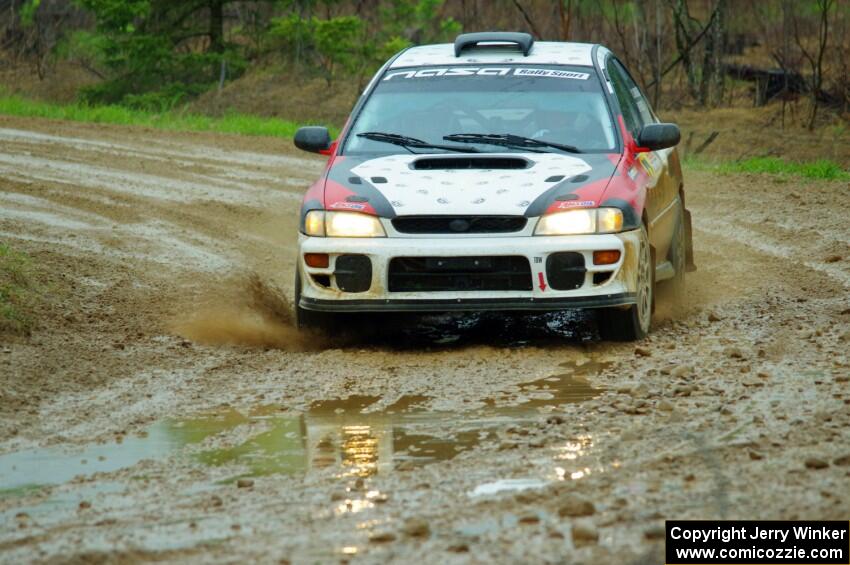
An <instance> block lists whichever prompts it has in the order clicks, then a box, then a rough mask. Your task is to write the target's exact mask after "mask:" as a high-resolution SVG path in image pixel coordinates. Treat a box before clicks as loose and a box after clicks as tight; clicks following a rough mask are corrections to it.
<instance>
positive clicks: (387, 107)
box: [343, 65, 617, 153]
mask: <svg viewBox="0 0 850 565" xmlns="http://www.w3.org/2000/svg"><path fill="white" fill-rule="evenodd" d="M594 72H595V71H594V70H593V69H591V68H587V67H566V66H560V65H552V66H546V67H542V66H532V65H529V66H513V65H482V66H478V67H471V66H453V67H441V68H437V67H419V68H405V69H391V70H390V71H389V72H387V73H386V74H385V75H384V76H383V77H382V78H381V80H380V81H379V82H378V84H377V86H376V87H375V89H374V90H373V91H372V93H371V95H370V96H369V98H368V99H367V100H366V102H365V104H364V106H363V108H362V110H361V111H360V113H359V115H358V116H357V117H356V118H355V121H354V123H353V124H352V129H351V133H350V135H349V136H348V137H347V140H346V145H345V147H344V148H343V152H344V153H366V152H368V153H399V152H405V150H404V149H403V148H400V147H397V146H395V147H394V146H392V145H389V144H386V143H381V142H378V141H374V140H368V139H364V138H362V137H357V134H358V133H363V132H375V131H379V132H385V133H395V134H400V135H405V136H408V137H415V138H417V139H421V140H423V141H426V142H429V143H447V142H445V141H443V136H445V135H450V134H456V133H468V134H469V133H484V134H512V135H520V136H523V137H531V138H534V139H539V140H541V141H548V142H554V143H561V144H567V145H573V146H576V147H578V148H579V149H581V150H582V151H587V152H611V151H615V150H616V148H617V137H616V133H615V132H616V130H615V129H614V124H613V123H612V120H611V113H610V112H609V111H608V106H607V102H606V99H605V95H604V93H603V91H602V86H601V84H600V82H599V80H597V78H596V77H595V76H594V74H593V73H594ZM474 147H475V148H476V149H478V150H480V151H486V152H505V151H513V150H512V149H507V148H502V147H496V146H493V145H485V144H477V145H474Z"/></svg>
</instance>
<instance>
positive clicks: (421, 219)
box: [393, 216, 528, 233]
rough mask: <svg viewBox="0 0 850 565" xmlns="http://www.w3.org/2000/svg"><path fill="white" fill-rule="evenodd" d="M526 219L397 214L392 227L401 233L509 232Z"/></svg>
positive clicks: (520, 227)
mask: <svg viewBox="0 0 850 565" xmlns="http://www.w3.org/2000/svg"><path fill="white" fill-rule="evenodd" d="M527 221H528V219H527V218H525V217H524V216H399V217H397V218H394V219H393V227H394V228H395V229H396V231H398V232H401V233H511V232H518V231H521V230H522V229H523V228H524V227H525V224H526V222H527Z"/></svg>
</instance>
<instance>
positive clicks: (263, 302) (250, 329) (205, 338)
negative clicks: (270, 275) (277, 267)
mask: <svg viewBox="0 0 850 565" xmlns="http://www.w3.org/2000/svg"><path fill="white" fill-rule="evenodd" d="M293 316H294V314H293V309H292V305H291V304H290V301H289V300H287V298H286V295H285V294H284V292H283V291H281V289H279V288H277V287H275V286H274V285H272V284H270V283H267V282H265V281H263V280H262V279H261V278H260V277H259V276H258V275H256V274H251V275H248V276H245V277H234V278H231V279H227V280H225V281H224V282H223V283H219V284H217V285H216V288H215V289H214V290H206V291H202V292H200V293H199V294H198V296H197V298H196V299H194V300H193V301H192V307H191V308H190V311H189V312H185V313H182V314H178V315H177V316H175V318H174V319H173V320H172V322H171V324H170V326H171V329H172V331H174V332H175V333H176V334H178V335H180V336H182V337H184V338H186V339H188V340H190V341H193V342H195V343H201V344H207V345H242V346H248V347H270V348H276V349H285V350H288V351H311V350H316V349H321V348H322V347H324V346H325V345H326V343H325V342H326V339H324V338H323V336H321V335H317V334H312V333H305V332H301V331H299V330H298V329H297V328H296V327H295V323H294V319H293Z"/></svg>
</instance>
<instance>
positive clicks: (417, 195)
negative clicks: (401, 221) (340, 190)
mask: <svg viewBox="0 0 850 565" xmlns="http://www.w3.org/2000/svg"><path fill="white" fill-rule="evenodd" d="M496 155H500V156H507V157H516V156H517V154H516V153H507V154H494V155H491V156H496ZM523 156H524V157H525V158H527V159H528V160H529V161H531V163H532V164H531V166H530V167H528V168H525V169H427V170H415V169H413V167H412V166H411V164H412V162H413V161H414V160H416V159H417V158H419V157H421V155H412V154H411V155H388V156H385V157H378V158H375V159H369V160H365V161H362V162H360V163H358V164H356V165H355V166H353V167H352V168H351V169H350V171H342V170H340V171H339V172H338V173H337V172H336V171H334V172H332V177H331V178H334V179H338V180H337V182H340V181H342V182H343V183H344V184H346V185H347V188H349V189H350V190H351V191H352V192H355V193H357V194H360V195H363V196H367V197H368V198H369V203H370V204H372V205H374V201H373V196H374V195H375V194H376V193H377V194H380V195H381V196H382V197H383V199H384V201H385V202H386V203H387V204H388V205H389V208H390V211H391V213H386V211H385V210H381V211H378V207H377V206H376V207H375V209H376V211H377V212H378V214H379V215H381V216H385V217H394V216H395V215H409V214H481V215H490V214H499V215H501V214H510V215H514V214H515V215H528V211H529V207H530V206H531V205H532V203H535V202H537V200H538V199H539V198H540V197H541V196H542V195H544V194H547V193H549V192H550V191H551V190H552V188H553V186H559V185H561V184H564V183H569V179H571V178H574V177H576V176H577V175H591V176H592V174H593V168H594V167H593V166H591V164H590V163H588V159H586V158H587V157H597V158H598V157H600V155H563V154H559V153H533V154H524V155H523ZM601 157H603V159H604V160H605V163H607V171H606V174H607V175H608V176H610V174H611V171H612V169H613V166H612V165H611V162H610V160H608V159H607V158H605V156H604V155H601ZM593 160H598V159H593ZM346 168H347V167H346ZM349 173H350V174H349ZM351 175H356V176H358V177H360V178H361V179H362V184H360V185H354V184H352V183H350V182H346V181H347V180H348V177H349V176H351ZM553 177H561V178H562V179H564V180H562V181H560V180H559V181H558V184H555V185H553V182H555V181H553V180H551V179H553ZM373 179H380V181H384V180H386V182H380V183H379V184H377V185H376V184H373V183H374V181H373ZM567 186H570V185H569V184H567ZM367 187H368V188H367ZM576 187H577V185H575V184H573V185H571V186H570V188H569V189H567V190H566V192H570V191H574V190H575V189H576ZM566 192H565V193H566ZM331 204H332V203H331V202H330V201H329V199H328V198H327V195H326V205H331ZM544 210H545V208H544Z"/></svg>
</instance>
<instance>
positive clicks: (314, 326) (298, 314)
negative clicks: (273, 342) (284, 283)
mask: <svg viewBox="0 0 850 565" xmlns="http://www.w3.org/2000/svg"><path fill="white" fill-rule="evenodd" d="M293 305H294V308H295V328H296V329H297V330H299V331H313V332H316V331H319V332H322V333H324V334H327V335H335V334H336V333H337V332H338V328H339V324H338V320H337V319H336V316H335V315H334V314H333V313H331V312H316V311H315V310H307V309H305V308H302V307H301V273H299V272H296V273H295V301H294V304H293Z"/></svg>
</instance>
